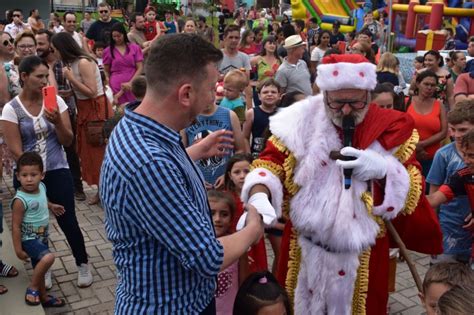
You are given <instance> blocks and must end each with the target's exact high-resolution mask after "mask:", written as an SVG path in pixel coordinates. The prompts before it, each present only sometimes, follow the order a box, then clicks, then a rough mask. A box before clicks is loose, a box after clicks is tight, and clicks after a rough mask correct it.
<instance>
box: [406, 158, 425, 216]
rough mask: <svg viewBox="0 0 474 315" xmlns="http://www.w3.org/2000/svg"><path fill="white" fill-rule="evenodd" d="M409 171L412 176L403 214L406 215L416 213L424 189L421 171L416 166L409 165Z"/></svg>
mask: <svg viewBox="0 0 474 315" xmlns="http://www.w3.org/2000/svg"><path fill="white" fill-rule="evenodd" d="M407 171H408V175H409V176H410V190H409V191H408V195H407V199H406V201H405V206H404V207H403V210H402V213H403V214H405V215H406V214H412V213H413V212H414V211H415V209H416V206H417V205H418V201H419V200H420V196H421V193H422V187H423V185H422V183H423V178H422V177H421V172H420V170H419V169H418V168H417V167H416V166H414V165H409V166H408V167H407Z"/></svg>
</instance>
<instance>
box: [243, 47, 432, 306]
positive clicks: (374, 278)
mask: <svg viewBox="0 0 474 315" xmlns="http://www.w3.org/2000/svg"><path fill="white" fill-rule="evenodd" d="M316 82H317V85H318V86H319V88H320V89H321V93H320V94H319V95H317V96H313V97H309V98H307V99H305V100H303V101H300V102H298V103H296V104H294V105H292V106H290V107H288V108H285V109H282V110H281V111H279V112H278V113H277V114H276V115H274V116H272V117H271V118H270V131H271V132H272V135H273V136H272V137H271V138H270V139H269V141H268V143H267V145H266V149H265V150H264V151H263V152H262V154H261V155H260V156H259V159H257V160H256V161H254V163H253V170H252V172H251V173H250V174H249V175H248V176H247V178H246V180H245V185H244V187H243V190H242V200H243V201H244V202H246V203H249V204H252V205H253V206H255V207H256V208H257V210H258V211H259V212H260V213H261V214H262V215H263V218H264V221H265V223H267V224H269V225H271V224H272V222H273V221H274V220H275V218H277V217H279V216H284V217H287V219H289V221H288V223H287V225H286V227H285V232H284V236H283V245H282V251H281V252H282V253H283V254H282V255H281V258H280V261H279V268H278V277H279V280H280V281H281V283H282V284H283V285H285V286H286V289H287V291H288V293H289V296H290V297H291V298H292V299H293V300H292V301H293V303H294V304H293V305H294V310H295V314H337V315H341V314H351V313H353V314H377V315H379V314H385V313H386V312H387V300H388V293H387V291H388V260H389V254H388V249H389V247H390V246H393V245H392V244H390V239H389V237H388V235H387V233H386V229H385V223H384V221H385V220H393V223H394V225H395V226H396V227H397V229H398V232H399V233H400V234H401V236H402V239H403V240H404V241H405V243H406V245H407V247H408V248H409V249H412V250H416V251H419V252H423V253H429V254H437V253H440V252H441V232H440V229H439V224H438V222H437V219H436V216H435V214H434V212H433V210H432V209H431V208H430V207H429V205H428V203H427V201H426V198H425V197H424V195H423V193H422V192H423V190H424V180H423V178H422V176H421V173H420V167H419V164H418V162H417V161H416V160H415V157H414V151H415V145H416V143H417V141H418V134H417V132H416V130H414V129H413V126H414V123H413V120H412V119H411V118H410V116H408V115H406V114H405V113H401V112H396V111H393V110H385V109H380V108H378V107H377V106H376V105H375V104H371V103H370V91H371V90H372V89H373V88H374V87H375V85H376V83H377V82H376V73H375V66H374V65H373V64H371V63H370V62H368V60H367V59H365V58H364V57H363V56H360V55H330V56H328V57H325V58H324V59H323V62H322V64H321V65H319V66H318V76H317V80H316ZM344 120H349V121H351V120H352V121H353V130H352V133H351V130H346V129H347V128H342V127H343V121H344ZM354 126H355V127H354ZM349 128H350V127H349ZM344 143H346V146H344ZM348 143H349V144H350V146H347V144H348ZM334 153H337V154H334ZM334 156H336V158H334ZM331 157H332V158H331ZM344 170H346V171H344ZM347 170H351V171H347ZM242 222H243V221H242Z"/></svg>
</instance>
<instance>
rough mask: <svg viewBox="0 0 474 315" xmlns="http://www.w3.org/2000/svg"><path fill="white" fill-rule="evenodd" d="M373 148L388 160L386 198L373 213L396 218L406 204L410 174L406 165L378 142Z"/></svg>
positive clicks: (384, 217)
mask: <svg viewBox="0 0 474 315" xmlns="http://www.w3.org/2000/svg"><path fill="white" fill-rule="evenodd" d="M370 148H371V149H373V150H375V151H377V152H378V153H380V154H382V155H383V156H384V158H385V161H387V175H386V177H385V192H384V200H383V202H382V204H381V205H378V206H376V207H374V209H373V214H374V215H377V216H381V217H382V218H383V219H384V220H392V219H394V218H395V217H396V216H397V215H398V213H399V212H400V211H401V210H402V209H403V207H404V206H405V202H406V198H407V196H408V192H409V190H410V175H409V174H408V171H407V170H406V168H405V166H403V164H401V163H400V162H399V161H398V160H397V159H396V158H395V157H393V156H392V155H391V154H390V153H391V152H388V151H386V150H385V149H384V148H383V147H382V146H381V145H380V143H378V142H375V143H373V144H372V145H371V146H370Z"/></svg>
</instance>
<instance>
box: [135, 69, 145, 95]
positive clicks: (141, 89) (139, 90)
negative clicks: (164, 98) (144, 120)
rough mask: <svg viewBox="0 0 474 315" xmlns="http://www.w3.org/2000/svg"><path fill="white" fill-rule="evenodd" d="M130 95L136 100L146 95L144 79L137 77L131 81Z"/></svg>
mask: <svg viewBox="0 0 474 315" xmlns="http://www.w3.org/2000/svg"><path fill="white" fill-rule="evenodd" d="M132 93H133V95H135V97H136V98H137V99H142V98H143V97H144V96H145V93H146V78H145V76H143V75H139V76H138V77H136V78H135V79H133V81H132Z"/></svg>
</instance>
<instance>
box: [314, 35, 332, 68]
mask: <svg viewBox="0 0 474 315" xmlns="http://www.w3.org/2000/svg"><path fill="white" fill-rule="evenodd" d="M330 39H331V33H329V31H326V30H324V31H322V32H320V33H319V37H318V41H317V42H316V48H314V49H313V51H312V52H311V73H316V68H317V66H318V64H319V63H320V62H321V60H322V59H323V57H324V53H325V52H326V51H327V50H328V49H329V48H331V47H330V46H329V40H330Z"/></svg>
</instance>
